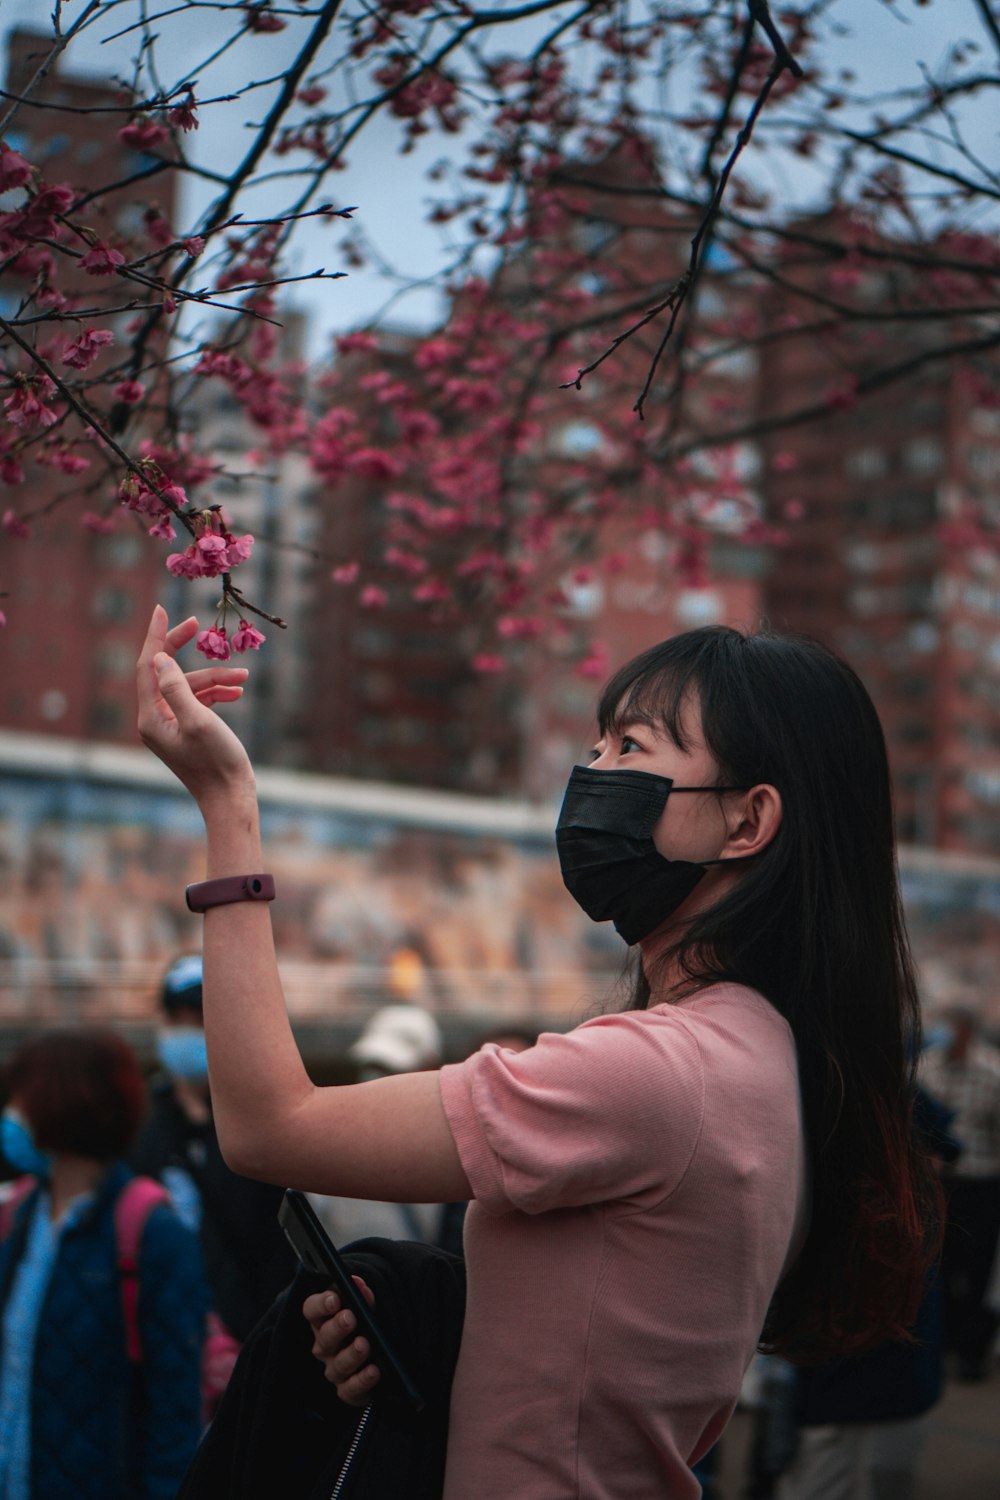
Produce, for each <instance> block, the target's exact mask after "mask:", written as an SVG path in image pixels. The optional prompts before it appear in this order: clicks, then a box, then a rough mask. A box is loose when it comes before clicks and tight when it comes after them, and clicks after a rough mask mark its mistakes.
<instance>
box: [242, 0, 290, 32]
mask: <svg viewBox="0 0 1000 1500" xmlns="http://www.w3.org/2000/svg"><path fill="white" fill-rule="evenodd" d="M243 9H244V10H245V11H246V16H247V26H248V28H249V29H250V30H251V31H284V29H285V23H284V21H283V20H282V19H281V17H280V16H276V15H275V14H274V12H273V11H272V10H271V8H270V6H269V5H268V4H266V3H262V4H258V5H244V7H243Z"/></svg>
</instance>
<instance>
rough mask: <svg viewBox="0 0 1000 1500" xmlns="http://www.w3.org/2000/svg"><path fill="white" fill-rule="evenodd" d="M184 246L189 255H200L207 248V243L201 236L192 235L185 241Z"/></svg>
mask: <svg viewBox="0 0 1000 1500" xmlns="http://www.w3.org/2000/svg"><path fill="white" fill-rule="evenodd" d="M183 245H184V249H185V250H186V251H187V253H188V255H200V254H201V252H202V251H203V250H204V248H205V241H204V239H203V238H202V236H201V235H200V234H192V235H190V236H189V238H188V239H186V240H184V241H183Z"/></svg>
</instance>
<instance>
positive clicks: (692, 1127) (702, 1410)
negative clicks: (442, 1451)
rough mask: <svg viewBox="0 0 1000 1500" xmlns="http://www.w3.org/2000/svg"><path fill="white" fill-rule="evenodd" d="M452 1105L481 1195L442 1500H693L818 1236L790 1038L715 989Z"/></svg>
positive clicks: (554, 1050)
mask: <svg viewBox="0 0 1000 1500" xmlns="http://www.w3.org/2000/svg"><path fill="white" fill-rule="evenodd" d="M441 1092H442V1097H443V1099H444V1107H445V1112H446V1114H447V1117H448V1121H449V1124H450V1126H451V1130H452V1133H453V1135H454V1137H455V1142H456V1144H457V1146H458V1150H459V1154H460V1156H461V1158H462V1165H463V1166H464V1168H465V1171H466V1173H467V1175H468V1178H469V1181H470V1183H471V1185H472V1190H473V1193H474V1195H475V1202H474V1203H473V1204H471V1205H470V1208H469V1213H468V1217H467V1220H466V1232H465V1234H466V1239H465V1248H466V1259H467V1264H468V1276H469V1293H468V1307H467V1311H466V1318H465V1329H464V1334H463V1338H462V1348H461V1353H460V1355H459V1361H458V1370H457V1373H456V1377H455V1386H454V1391H453V1395H452V1404H451V1426H450V1434H449V1441H448V1467H447V1476H446V1481H445V1500H511V1497H514V1500H688V1497H690V1500H696V1497H697V1496H698V1495H699V1493H700V1486H699V1484H698V1482H697V1480H696V1479H694V1478H693V1476H692V1475H691V1472H690V1464H692V1463H694V1462H695V1461H696V1460H697V1459H698V1458H699V1457H700V1456H701V1455H702V1454H703V1453H704V1452H705V1451H706V1450H707V1449H708V1448H709V1447H710V1446H711V1444H712V1443H713V1442H714V1441H715V1439H716V1438H717V1437H718V1436H719V1433H720V1432H721V1431H722V1429H723V1428H724V1427H725V1425H726V1422H727V1421H728V1419H729V1416H730V1414H731V1412H732V1409H733V1406H734V1404H735V1401H736V1397H737V1394H738V1391H739V1387H740V1381H741V1379H742V1376H743V1372H744V1370H745V1368H746V1366H747V1364H748V1362H749V1360H750V1357H751V1355H752V1354H753V1351H754V1347H755V1345H756V1342H757V1339H758V1337H759V1335H760V1330H761V1325H762V1323H763V1320H764V1315H765V1313H766V1311H767V1306H768V1302H769V1300H770V1297H771V1294H772V1292H773V1290H774V1287H775V1284H776V1283H777V1281H778V1279H779V1277H780V1275H781V1272H782V1268H783V1267H784V1265H785V1264H786V1262H787V1261H788V1259H789V1258H790V1256H791V1254H792V1253H793V1248H795V1247H797V1245H798V1243H799V1241H800V1238H801V1235H802V1232H803V1227H804V1221H805V1214H806V1208H805V1203H806V1192H805V1161H804V1147H803V1135H802V1123H801V1116H800V1105H799V1091H798V1076H797V1070H796V1063H795V1050H794V1046H793V1042H792V1037H791V1032H790V1030H789V1028H788V1025H787V1024H786V1022H785V1021H784V1020H783V1019H782V1018H781V1017H780V1016H779V1015H778V1013H777V1012H776V1011H775V1010H774V1009H773V1008H772V1007H771V1006H770V1005H769V1004H768V1003H767V1001H765V1000H764V999H762V997H761V996H760V995H757V994H755V993H754V992H753V991H752V990H748V989H745V988H743V987H741V986H739V985H729V984H726V985H715V986H713V987H712V988H710V989H706V990H703V991H701V993H700V994H698V995H696V996H694V997H692V998H691V999H689V1000H686V1001H684V1002H682V1003H681V1004H679V1005H673V1006H667V1005H663V1006H657V1007H655V1008H654V1009H652V1010H648V1011H628V1012H625V1013H622V1014H618V1015H610V1016H602V1017H600V1018H599V1019H597V1020H593V1021H588V1022H586V1023H585V1024H584V1025H582V1026H579V1027H577V1028H576V1030H574V1031H572V1032H570V1033H569V1034H568V1035H566V1036H560V1035H554V1034H546V1035H544V1036H542V1037H541V1038H540V1039H539V1041H538V1044H537V1045H536V1046H535V1047H533V1048H531V1049H530V1051H528V1052H522V1053H515V1052H508V1051H504V1050H500V1049H498V1048H496V1047H493V1046H488V1047H485V1048H484V1049H483V1050H482V1051H481V1052H478V1053H476V1054H475V1055H474V1056H473V1057H470V1058H469V1059H468V1060H467V1061H466V1062H464V1063H459V1064H457V1065H455V1066H451V1067H446V1068H444V1069H443V1070H442V1073H441Z"/></svg>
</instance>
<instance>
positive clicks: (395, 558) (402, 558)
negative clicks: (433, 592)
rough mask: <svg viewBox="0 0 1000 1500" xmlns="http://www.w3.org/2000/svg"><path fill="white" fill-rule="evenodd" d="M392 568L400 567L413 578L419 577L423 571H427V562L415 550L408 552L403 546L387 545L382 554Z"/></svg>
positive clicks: (400, 569) (402, 571)
mask: <svg viewBox="0 0 1000 1500" xmlns="http://www.w3.org/2000/svg"><path fill="white" fill-rule="evenodd" d="M382 556H383V557H384V559H385V561H386V562H387V563H388V565H389V567H390V568H398V569H399V571H400V572H401V573H408V574H409V575H410V577H411V578H419V577H420V575H421V573H426V572H427V562H426V560H425V559H424V558H422V557H418V556H417V555H416V553H414V552H406V551H404V549H403V548H402V547H386V549H385V551H384V553H383V554H382Z"/></svg>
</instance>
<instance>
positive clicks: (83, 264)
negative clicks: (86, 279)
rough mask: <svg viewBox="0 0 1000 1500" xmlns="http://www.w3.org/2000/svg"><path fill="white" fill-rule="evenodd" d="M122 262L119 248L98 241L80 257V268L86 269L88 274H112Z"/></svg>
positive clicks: (122, 258)
mask: <svg viewBox="0 0 1000 1500" xmlns="http://www.w3.org/2000/svg"><path fill="white" fill-rule="evenodd" d="M124 264H125V257H124V255H123V254H122V253H121V251H120V250H116V249H115V248H114V246H113V245H105V244H102V243H101V242H100V241H98V243H97V244H96V245H94V246H92V247H91V249H90V250H88V251H87V253H86V255H84V256H81V258H80V269H81V271H86V272H87V274H88V276H113V275H114V273H115V271H116V270H117V269H118V267H119V266H123V265H124Z"/></svg>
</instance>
